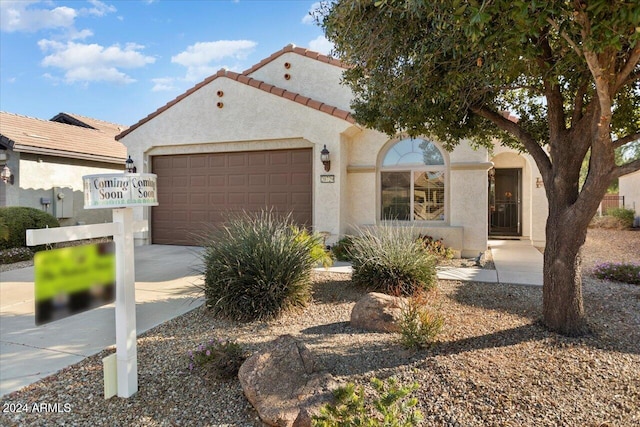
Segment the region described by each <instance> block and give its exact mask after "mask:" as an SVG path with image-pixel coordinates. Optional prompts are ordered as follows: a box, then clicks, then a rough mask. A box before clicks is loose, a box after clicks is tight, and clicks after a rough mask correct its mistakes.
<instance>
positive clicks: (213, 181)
mask: <svg viewBox="0 0 640 427" xmlns="http://www.w3.org/2000/svg"><path fill="white" fill-rule="evenodd" d="M225 183H226V175H209V187H224V186H225Z"/></svg>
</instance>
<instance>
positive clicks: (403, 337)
mask: <svg viewBox="0 0 640 427" xmlns="http://www.w3.org/2000/svg"><path fill="white" fill-rule="evenodd" d="M430 294H432V291H431V292H419V293H417V294H416V295H413V296H411V297H410V298H408V299H407V300H406V302H405V304H404V305H403V306H402V309H401V317H400V321H399V322H398V326H399V327H400V343H401V344H402V345H403V346H404V347H405V348H408V349H420V348H425V347H428V346H429V345H431V344H432V343H433V341H434V339H435V337H436V336H437V335H438V334H439V333H440V331H441V330H442V327H443V326H444V317H443V316H442V315H441V314H439V313H438V312H437V310H436V309H435V308H434V307H433V304H432V301H431V300H432V297H431V295H430Z"/></svg>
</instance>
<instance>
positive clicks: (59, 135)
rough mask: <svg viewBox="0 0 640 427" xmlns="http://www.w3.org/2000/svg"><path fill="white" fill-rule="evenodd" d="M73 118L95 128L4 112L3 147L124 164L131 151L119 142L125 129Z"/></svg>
mask: <svg viewBox="0 0 640 427" xmlns="http://www.w3.org/2000/svg"><path fill="white" fill-rule="evenodd" d="M65 114H68V113H65ZM58 116H59V115H58ZM69 116H71V117H74V118H76V119H77V120H80V121H82V122H84V123H86V124H89V125H91V126H92V127H95V129H92V128H87V127H82V126H77V125H71V124H66V123H59V122H56V121H50V120H42V119H36V118H33V117H26V116H21V115H18V114H12V113H7V112H0V135H1V136H2V144H3V145H6V146H8V147H9V148H11V149H13V150H15V151H18V152H27V153H29V152H31V153H42V154H50V155H53V156H61V157H69V158H83V159H88V160H96V161H105V162H111V163H121V162H122V161H124V159H125V158H126V154H127V149H126V147H125V146H124V145H122V144H121V143H119V142H118V141H116V140H115V137H116V135H117V134H119V133H120V132H121V131H122V129H124V126H120V125H116V124H114V123H107V122H102V121H100V120H96V119H90V118H88V117H83V116H77V115H71V114H69ZM56 117H57V116H56Z"/></svg>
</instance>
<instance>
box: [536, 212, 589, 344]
mask: <svg viewBox="0 0 640 427" xmlns="http://www.w3.org/2000/svg"><path fill="white" fill-rule="evenodd" d="M550 205H551V206H550V210H549V218H548V219H547V226H546V247H545V251H544V273H543V276H544V282H543V290H542V294H543V303H542V305H543V320H544V323H545V324H546V326H547V327H548V328H549V329H551V330H552V331H556V332H559V333H561V334H563V335H568V336H580V335H584V334H586V333H588V332H589V328H588V326H587V323H586V319H585V315H584V308H583V305H582V278H581V274H580V250H581V248H582V245H583V244H584V242H585V240H586V236H587V224H588V222H589V221H588V220H587V221H585V220H584V218H583V217H585V216H586V213H582V212H581V213H580V215H577V216H576V215H572V214H571V213H570V212H569V209H564V210H559V209H554V208H553V204H550ZM556 206H557V204H556ZM581 217H582V218H581Z"/></svg>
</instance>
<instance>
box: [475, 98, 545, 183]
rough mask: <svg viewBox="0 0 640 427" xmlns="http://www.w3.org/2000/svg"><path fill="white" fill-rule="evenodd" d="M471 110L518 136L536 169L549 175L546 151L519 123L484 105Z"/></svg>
mask: <svg viewBox="0 0 640 427" xmlns="http://www.w3.org/2000/svg"><path fill="white" fill-rule="evenodd" d="M471 111H472V112H474V113H475V114H477V115H479V116H480V117H484V118H485V119H487V120H489V121H490V122H492V123H494V124H495V125H496V126H498V127H499V128H500V129H502V130H503V131H505V132H509V133H510V134H511V135H513V136H515V137H516V138H518V140H519V141H520V142H522V144H523V145H524V146H525V148H526V149H527V151H528V152H529V154H531V156H532V157H533V159H534V160H535V161H536V164H537V165H538V169H539V170H540V173H541V174H543V176H544V175H549V174H550V173H551V160H550V159H549V156H547V153H545V151H544V150H543V149H542V147H541V146H540V144H538V142H537V141H536V140H535V139H533V137H532V136H531V135H529V134H528V133H527V132H526V131H525V130H524V129H522V127H521V126H520V125H518V124H517V123H515V122H512V121H511V120H509V119H507V118H506V117H504V116H503V115H502V114H499V113H497V112H495V111H493V110H490V109H488V108H486V107H474V106H472V107H471Z"/></svg>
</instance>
